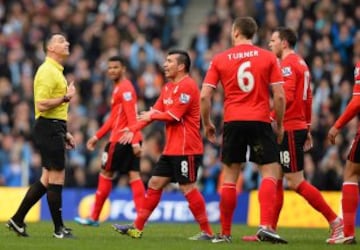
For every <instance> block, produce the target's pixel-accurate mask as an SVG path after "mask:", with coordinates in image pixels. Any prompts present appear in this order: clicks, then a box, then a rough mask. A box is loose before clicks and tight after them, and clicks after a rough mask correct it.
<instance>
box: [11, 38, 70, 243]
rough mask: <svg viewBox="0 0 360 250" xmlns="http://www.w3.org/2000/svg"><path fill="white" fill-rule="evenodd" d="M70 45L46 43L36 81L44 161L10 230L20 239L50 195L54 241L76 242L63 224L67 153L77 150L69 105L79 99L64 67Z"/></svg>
mask: <svg viewBox="0 0 360 250" xmlns="http://www.w3.org/2000/svg"><path fill="white" fill-rule="evenodd" d="M69 46H70V44H69V42H68V41H67V40H66V38H65V37H64V36H63V35H61V34H54V35H52V36H51V37H49V39H47V40H46V41H45V42H44V48H45V52H46V58H45V61H44V62H43V63H42V64H41V65H40V67H39V68H38V70H37V72H36V74H35V79H34V102H35V118H36V122H35V126H34V133H33V135H34V141H35V144H36V146H37V148H38V149H39V151H40V154H41V159H42V167H43V168H42V175H41V178H40V180H39V181H37V182H36V183H34V184H33V185H31V186H30V188H29V190H28V191H27V193H26V195H25V197H24V199H23V200H22V202H21V204H20V207H19V208H18V210H17V211H16V213H15V214H14V216H13V217H11V219H9V221H8V222H7V226H8V227H9V228H10V229H12V230H13V231H14V232H16V233H17V234H18V235H20V236H24V237H27V236H29V235H28V234H27V232H26V225H25V223H24V218H25V216H26V214H27V213H28V211H29V210H30V208H31V207H32V206H33V205H34V204H35V203H36V202H38V201H39V200H40V198H41V197H42V196H43V195H44V194H45V193H46V194H47V201H48V205H49V209H50V213H51V217H52V220H53V223H54V226H55V230H54V233H53V237H55V238H58V239H62V238H72V237H73V235H72V233H71V230H70V229H69V228H66V227H65V226H64V224H63V220H62V211H61V205H62V198H61V193H62V188H63V185H64V180H65V150H66V149H71V148H74V147H75V141H74V138H73V136H72V135H71V134H70V133H68V132H67V131H66V121H67V118H68V117H67V113H68V107H69V101H70V100H71V98H72V97H73V96H74V95H75V91H76V90H75V86H74V83H73V82H71V83H70V84H68V82H67V81H66V79H65V76H64V74H63V70H64V67H63V66H62V64H63V63H64V61H65V60H66V58H67V57H68V56H69Z"/></svg>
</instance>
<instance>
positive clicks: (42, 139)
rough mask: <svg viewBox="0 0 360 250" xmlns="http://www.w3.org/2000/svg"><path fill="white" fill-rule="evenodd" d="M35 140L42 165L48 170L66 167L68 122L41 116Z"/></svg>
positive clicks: (35, 132)
mask: <svg viewBox="0 0 360 250" xmlns="http://www.w3.org/2000/svg"><path fill="white" fill-rule="evenodd" d="M34 141H35V145H36V147H37V148H38V150H39V151H40V155H41V163H42V166H43V167H44V168H46V169H48V170H50V169H54V170H63V169H64V168H65V142H66V122H65V121H63V120H57V119H48V118H43V117H39V118H38V119H37V120H36V122H35V126H34Z"/></svg>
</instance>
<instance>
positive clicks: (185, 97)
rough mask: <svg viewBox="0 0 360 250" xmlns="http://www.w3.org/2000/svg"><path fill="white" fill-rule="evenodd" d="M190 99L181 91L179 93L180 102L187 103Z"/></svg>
mask: <svg viewBox="0 0 360 250" xmlns="http://www.w3.org/2000/svg"><path fill="white" fill-rule="evenodd" d="M189 101H190V95H187V94H184V93H181V94H180V102H181V103H188V102H189Z"/></svg>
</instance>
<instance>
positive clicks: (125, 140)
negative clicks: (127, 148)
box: [119, 128, 134, 144]
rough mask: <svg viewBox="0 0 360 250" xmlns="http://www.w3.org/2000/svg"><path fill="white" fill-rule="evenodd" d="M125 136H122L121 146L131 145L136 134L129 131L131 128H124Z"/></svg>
mask: <svg viewBox="0 0 360 250" xmlns="http://www.w3.org/2000/svg"><path fill="white" fill-rule="evenodd" d="M121 131H122V132H124V134H123V135H122V136H121V138H120V140H119V143H120V144H129V143H131V142H132V140H133V138H134V133H133V132H131V131H130V130H129V128H124V129H122V130H121Z"/></svg>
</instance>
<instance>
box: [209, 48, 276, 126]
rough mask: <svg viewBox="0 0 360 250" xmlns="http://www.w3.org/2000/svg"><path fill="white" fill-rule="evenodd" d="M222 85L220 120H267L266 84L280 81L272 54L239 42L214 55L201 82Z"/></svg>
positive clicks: (267, 87) (268, 116) (213, 85)
mask: <svg viewBox="0 0 360 250" xmlns="http://www.w3.org/2000/svg"><path fill="white" fill-rule="evenodd" d="M219 81H220V82H221V84H222V85H223V87H224V92H225V94H224V98H225V100H224V109H225V112H224V121H225V122H229V121H262V122H270V103H269V99H270V93H269V86H270V85H272V84H282V83H283V78H282V76H281V71H280V67H279V63H278V62H277V59H276V57H275V55H274V54H273V53H271V52H270V51H267V50H264V49H261V48H259V47H257V46H254V45H239V46H236V47H233V48H230V49H228V50H225V51H224V52H222V53H220V54H218V55H216V56H215V57H214V58H213V60H212V62H211V63H210V67H209V69H208V71H207V73H206V76H205V79H204V83H203V84H204V85H208V86H211V87H214V88H216V86H217V84H218V82H219Z"/></svg>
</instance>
